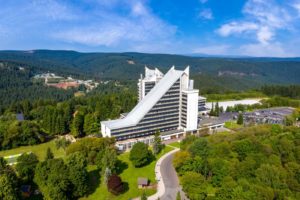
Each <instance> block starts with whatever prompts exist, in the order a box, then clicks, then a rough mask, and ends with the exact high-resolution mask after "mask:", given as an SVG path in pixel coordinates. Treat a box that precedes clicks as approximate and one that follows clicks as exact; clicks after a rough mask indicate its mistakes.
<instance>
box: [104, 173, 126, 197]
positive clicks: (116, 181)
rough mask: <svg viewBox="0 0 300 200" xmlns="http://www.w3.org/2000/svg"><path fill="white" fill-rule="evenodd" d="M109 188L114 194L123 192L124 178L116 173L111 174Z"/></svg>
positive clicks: (108, 182)
mask: <svg viewBox="0 0 300 200" xmlns="http://www.w3.org/2000/svg"><path fill="white" fill-rule="evenodd" d="M107 188H108V191H109V192H111V193H113V194H114V195H118V194H121V193H122V192H123V183H122V179H121V178H120V177H119V176H118V175H116V174H114V175H112V176H110V177H109V179H108V181H107Z"/></svg>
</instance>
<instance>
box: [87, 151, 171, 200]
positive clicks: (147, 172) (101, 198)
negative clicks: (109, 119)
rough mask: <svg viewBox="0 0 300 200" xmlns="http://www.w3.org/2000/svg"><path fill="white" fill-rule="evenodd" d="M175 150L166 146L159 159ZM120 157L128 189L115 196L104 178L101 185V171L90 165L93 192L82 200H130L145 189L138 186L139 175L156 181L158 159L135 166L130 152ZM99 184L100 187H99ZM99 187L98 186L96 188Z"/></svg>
mask: <svg viewBox="0 0 300 200" xmlns="http://www.w3.org/2000/svg"><path fill="white" fill-rule="evenodd" d="M171 150H173V148H172V147H168V146H166V147H165V149H164V150H163V151H162V152H161V153H160V154H159V155H158V156H157V159H159V158H160V157H161V156H162V155H163V154H165V153H167V152H169V151H171ZM119 159H120V160H121V161H122V163H123V164H122V166H123V168H124V170H123V171H122V172H121V174H120V176H121V178H122V181H123V182H124V183H125V187H127V188H128V190H127V191H126V192H125V193H123V194H121V195H119V196H114V195H112V194H111V193H109V192H108V191H107V188H106V185H105V184H103V178H101V183H100V185H99V175H98V174H99V173H98V171H97V170H96V168H95V166H89V167H88V170H89V172H90V174H91V175H90V185H91V188H92V190H94V191H92V192H93V193H91V194H90V195H89V196H87V197H85V198H81V200H116V199H118V200H128V199H132V198H135V197H138V196H141V194H142V192H143V190H141V189H138V187H137V179H138V177H145V178H148V179H149V180H150V183H155V172H154V168H155V164H156V161H157V160H154V161H152V162H151V163H150V164H149V165H147V166H145V167H141V168H135V167H134V166H133V165H132V164H131V162H130V161H129V153H128V152H127V153H123V154H121V155H119ZM97 185H98V187H97ZM96 187H97V188H96ZM155 192H156V190H154V189H147V190H146V194H147V196H150V195H152V194H154V193H155Z"/></svg>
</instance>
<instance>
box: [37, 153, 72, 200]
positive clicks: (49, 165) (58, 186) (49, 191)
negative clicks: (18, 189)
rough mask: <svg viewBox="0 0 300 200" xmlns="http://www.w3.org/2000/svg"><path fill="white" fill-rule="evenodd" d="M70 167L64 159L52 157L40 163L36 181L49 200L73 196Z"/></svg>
mask: <svg viewBox="0 0 300 200" xmlns="http://www.w3.org/2000/svg"><path fill="white" fill-rule="evenodd" d="M69 178H70V177H69V176H68V168H67V166H66V165H65V163H64V161H63V160H62V159H50V160H46V161H44V162H41V163H38V164H37V166H36V169H35V176H34V181H35V183H36V184H37V185H38V186H39V189H40V191H41V192H42V194H43V196H44V198H45V199H47V200H54V199H62V200H67V199H70V198H71V194H72V192H71V191H72V189H71V188H72V187H71V182H70V180H69Z"/></svg>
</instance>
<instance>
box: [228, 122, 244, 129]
mask: <svg viewBox="0 0 300 200" xmlns="http://www.w3.org/2000/svg"><path fill="white" fill-rule="evenodd" d="M242 127H243V126H242V125H239V124H237V123H236V122H235V121H228V122H225V128H228V129H233V130H234V129H239V128H242Z"/></svg>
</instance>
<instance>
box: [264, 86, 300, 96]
mask: <svg viewBox="0 0 300 200" xmlns="http://www.w3.org/2000/svg"><path fill="white" fill-rule="evenodd" d="M260 90H261V91H262V92H263V93H265V94H266V95H268V96H275V95H276V96H282V97H290V98H293V99H300V86H299V85H289V86H286V85H265V86H263V87H261V89H260Z"/></svg>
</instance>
